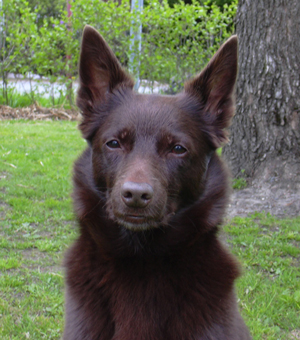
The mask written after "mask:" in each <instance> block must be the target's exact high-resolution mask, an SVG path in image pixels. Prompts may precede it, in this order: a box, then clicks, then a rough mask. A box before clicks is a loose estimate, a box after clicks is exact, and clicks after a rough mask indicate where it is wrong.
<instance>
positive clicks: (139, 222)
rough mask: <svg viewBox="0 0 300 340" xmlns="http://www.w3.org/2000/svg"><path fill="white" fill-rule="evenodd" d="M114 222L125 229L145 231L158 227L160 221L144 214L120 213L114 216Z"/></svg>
mask: <svg viewBox="0 0 300 340" xmlns="http://www.w3.org/2000/svg"><path fill="white" fill-rule="evenodd" d="M116 222H117V223H118V224H119V225H121V226H123V227H124V228H126V229H129V230H132V231H145V230H149V229H154V228H158V227H159V224H160V221H156V220H154V219H150V218H148V217H145V216H134V215H122V216H118V217H116Z"/></svg>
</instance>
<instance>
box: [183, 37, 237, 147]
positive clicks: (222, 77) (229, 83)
mask: <svg viewBox="0 0 300 340" xmlns="http://www.w3.org/2000/svg"><path fill="white" fill-rule="evenodd" d="M237 60H238V39H237V36H236V35H234V36H232V37H231V38H230V39H228V40H227V41H226V42H225V43H224V44H223V45H222V46H221V47H220V48H219V50H218V51H217V52H216V54H215V55H214V56H213V57H212V59H211V60H210V62H209V63H208V65H207V66H206V67H205V68H204V70H203V71H202V72H201V73H200V74H199V75H198V76H197V77H195V78H194V79H192V80H191V81H189V82H187V83H186V84H185V92H186V93H188V94H190V95H192V96H194V97H196V98H197V99H198V100H199V101H200V104H201V107H202V108H203V112H204V116H205V117H204V118H206V120H207V123H208V124H210V125H211V131H210V132H209V137H210V138H211V142H212V144H213V145H214V147H216V148H218V147H220V146H221V145H222V144H223V143H224V142H227V132H226V131H224V129H225V128H227V127H228V126H229V125H230V121H231V118H232V117H233V114H234V109H235V97H234V90H235V82H236V77H237V69H238V65H237V63H238V61H237Z"/></svg>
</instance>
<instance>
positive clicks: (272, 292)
mask: <svg viewBox="0 0 300 340" xmlns="http://www.w3.org/2000/svg"><path fill="white" fill-rule="evenodd" d="M0 131H1V132H0V236H1V237H0V320H1V321H0V339H4V340H6V339H7V340H8V339H13V340H20V339H34V340H38V339H47V340H48V339H60V337H61V334H62V329H63V320H64V307H63V305H64V297H63V291H64V288H63V286H64V284H63V270H62V258H63V253H64V251H65V250H66V249H67V247H68V246H69V245H70V243H71V242H72V241H73V240H74V238H75V237H76V225H75V223H74V216H73V213H72V204H71V200H70V192H71V181H70V177H71V172H72V163H73V161H74V159H75V158H76V157H77V155H78V154H79V153H80V151H81V150H82V149H83V148H84V146H85V142H84V141H83V140H82V139H81V138H80V136H79V132H78V131H77V129H76V123H73V122H66V121H63V122H62V121H61V122H60V121H55V122H32V121H2V122H0ZM299 225H300V217H298V218H294V219H289V218H287V219H285V220H277V219H276V218H274V217H272V216H270V215H264V214H255V215H252V216H250V217H248V218H240V217H236V218H234V219H233V220H232V221H231V222H230V223H228V224H227V225H226V226H225V228H224V229H225V231H226V237H227V242H228V243H229V247H230V248H231V249H232V251H233V252H234V253H235V254H236V255H237V257H238V258H239V260H240V262H241V263H242V266H243V275H242V277H241V278H240V279H239V280H238V283H237V291H238V297H239V300H240V307H241V312H242V314H243V317H244V318H245V320H246V323H247V324H248V326H249V328H250V330H251V333H252V334H253V337H254V339H257V340H261V339H268V340H273V339H274V340H277V339H282V340H287V339H299V337H298V338H297V337H296V335H295V334H299V333H297V332H299V331H300V273H299V262H300V234H299ZM293 334H294V336H293Z"/></svg>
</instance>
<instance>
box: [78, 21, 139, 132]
mask: <svg viewBox="0 0 300 340" xmlns="http://www.w3.org/2000/svg"><path fill="white" fill-rule="evenodd" d="M133 85H134V82H133V80H132V79H131V77H130V76H129V75H128V74H127V73H126V71H125V70H124V69H123V68H122V66H121V65H120V63H119V61H118V59H117V58H116V56H115V55H114V53H113V52H112V50H111V49H110V47H109V46H108V44H107V43H106V41H105V40H104V39H103V38H102V36H101V35H100V34H99V33H98V32H97V31H96V30H95V29H94V28H93V27H91V26H88V25H87V26H85V28H84V31H83V35H82V42H81V53H80V61H79V90H78V95H77V106H78V107H79V108H80V109H81V110H82V114H83V121H82V123H81V124H80V129H81V131H82V133H83V137H84V138H89V135H90V134H91V130H92V129H93V126H92V125H93V122H94V121H95V120H96V119H97V117H95V108H96V107H97V106H98V105H99V104H102V103H104V102H105V101H106V99H107V96H108V95H109V93H112V92H113V91H114V90H115V89H117V88H118V87H127V88H131V89H132V88H133Z"/></svg>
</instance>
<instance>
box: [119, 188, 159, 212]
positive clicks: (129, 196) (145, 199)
mask: <svg viewBox="0 0 300 340" xmlns="http://www.w3.org/2000/svg"><path fill="white" fill-rule="evenodd" d="M121 196H122V200H123V202H124V203H125V204H126V205H127V206H128V207H131V208H145V207H146V206H147V205H148V203H149V202H150V201H151V199H152V197H153V188H152V186H151V185H150V184H148V183H136V182H125V183H124V184H123V186H122V189H121Z"/></svg>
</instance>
